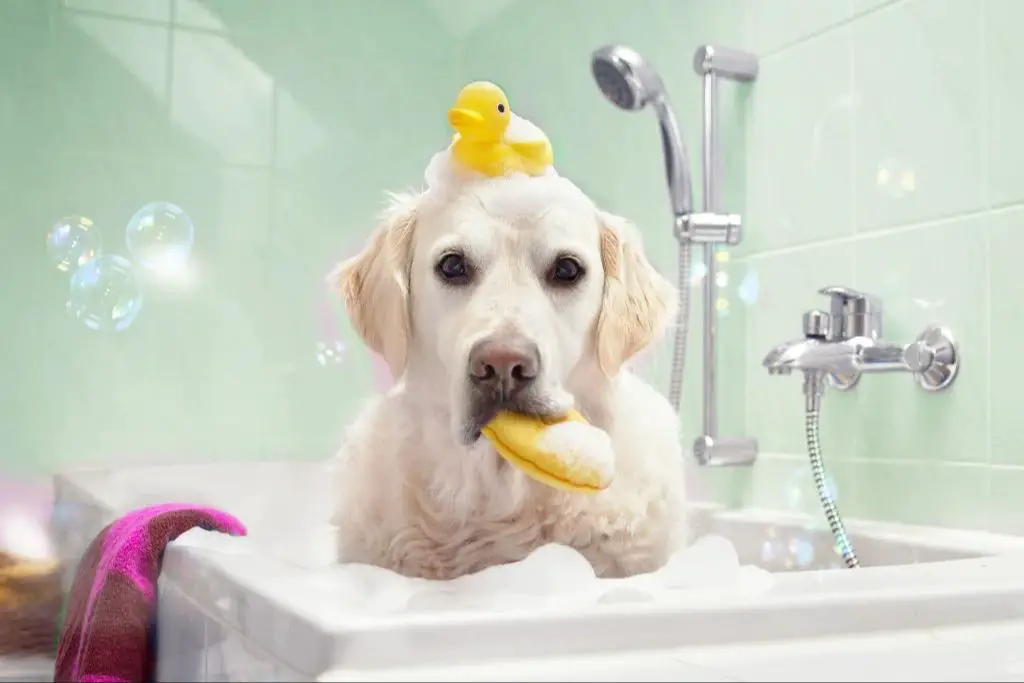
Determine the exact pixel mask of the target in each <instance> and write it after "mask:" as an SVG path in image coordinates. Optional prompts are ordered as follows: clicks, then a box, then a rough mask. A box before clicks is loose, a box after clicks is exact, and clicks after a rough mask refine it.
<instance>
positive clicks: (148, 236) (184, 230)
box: [125, 202, 195, 271]
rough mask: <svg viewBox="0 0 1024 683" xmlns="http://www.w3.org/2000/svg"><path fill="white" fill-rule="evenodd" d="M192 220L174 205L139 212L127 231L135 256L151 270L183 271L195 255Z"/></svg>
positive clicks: (152, 204) (151, 206) (147, 207)
mask: <svg viewBox="0 0 1024 683" xmlns="http://www.w3.org/2000/svg"><path fill="white" fill-rule="evenodd" d="M194 241H195V227H194V226H193V225H192V219H190V218H189V217H188V215H187V214H186V213H185V212H184V211H182V210H181V209H180V208H179V207H177V206H175V205H174V204H171V203H170V202H150V203H149V204H146V205H145V206H143V207H142V208H141V209H139V210H138V211H136V212H135V215H134V216H132V218H131V220H130V221H128V227H127V228H126V230H125V242H126V243H127V245H128V251H129V252H130V253H131V255H132V256H133V257H134V258H135V259H136V260H137V261H138V262H139V263H140V264H141V265H142V266H143V267H144V268H146V269H148V270H155V271H159V270H163V269H166V268H177V267H180V266H181V265H182V264H183V263H184V262H185V261H186V260H187V259H188V257H189V254H190V253H191V252H192V244H193V242H194Z"/></svg>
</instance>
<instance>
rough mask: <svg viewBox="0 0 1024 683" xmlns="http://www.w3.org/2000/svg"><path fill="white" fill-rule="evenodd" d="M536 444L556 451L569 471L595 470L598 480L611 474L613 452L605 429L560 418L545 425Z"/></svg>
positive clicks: (612, 469)
mask: <svg viewBox="0 0 1024 683" xmlns="http://www.w3.org/2000/svg"><path fill="white" fill-rule="evenodd" d="M536 445H537V448H539V449H541V450H543V451H547V452H548V453H557V454H558V459H559V460H560V461H562V462H563V463H564V464H565V466H566V467H567V468H568V469H569V471H570V472H588V471H589V472H596V473H597V475H598V477H599V478H600V480H601V481H604V482H607V481H610V480H611V478H612V476H613V475H614V474H615V452H614V450H613V449H612V441H611V439H610V438H609V436H608V434H607V432H605V431H604V430H603V429H598V428H597V427H594V426H593V425H589V424H586V423H585V422H574V421H569V422H560V423H558V424H555V425H551V426H550V427H548V428H547V429H545V430H544V431H543V432H542V433H541V435H540V437H539V438H538V439H537V444H536Z"/></svg>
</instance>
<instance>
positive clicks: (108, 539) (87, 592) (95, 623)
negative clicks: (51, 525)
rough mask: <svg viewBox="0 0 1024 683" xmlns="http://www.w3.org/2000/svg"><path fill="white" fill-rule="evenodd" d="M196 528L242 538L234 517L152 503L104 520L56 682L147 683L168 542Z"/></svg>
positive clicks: (78, 592)
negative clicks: (158, 583)
mask: <svg viewBox="0 0 1024 683" xmlns="http://www.w3.org/2000/svg"><path fill="white" fill-rule="evenodd" d="M195 527H199V528H201V529H207V530H210V531H219V532H221V533H225V534H231V535H232V536H244V535H245V526H244V525H243V524H242V523H241V522H239V521H238V520H237V519H235V518H234V517H232V516H231V515H229V514H227V513H225V512H221V511H219V510H216V509H214V508H208V507H202V506H198V505H184V504H168V505H154V506H152V507H146V508H142V509H139V510H135V511H134V512H129V513H128V514H126V515H125V516H123V517H121V518H120V519H118V520H116V521H115V522H113V523H111V524H110V525H108V526H107V527H106V528H105V529H103V531H101V532H100V533H99V534H97V535H96V538H95V539H94V540H93V542H92V543H91V544H90V545H89V549H88V550H86V552H85V555H84V556H83V557H82V560H81V562H80V563H79V565H78V570H77V572H76V574H75V581H74V584H73V585H72V587H71V594H70V595H69V596H68V602H67V610H66V612H65V617H64V629H63V631H62V632H61V636H60V644H59V645H58V646H57V663H56V666H55V668H54V672H53V680H54V681H152V680H153V679H154V674H155V672H156V652H155V651H154V645H155V643H156V637H155V635H156V634H155V633H154V628H155V626H154V625H155V623H156V584H157V579H158V578H159V576H160V564H161V562H162V561H163V556H164V549H165V548H166V547H167V544H168V543H170V542H171V541H173V540H174V539H176V538H177V537H178V536H180V535H181V534H183V533H185V532H186V531H188V530H189V529H194V528H195Z"/></svg>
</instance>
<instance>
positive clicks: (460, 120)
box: [448, 108, 484, 130]
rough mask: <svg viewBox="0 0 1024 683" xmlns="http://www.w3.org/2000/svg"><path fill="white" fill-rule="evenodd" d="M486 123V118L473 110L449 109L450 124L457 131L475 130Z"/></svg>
mask: <svg viewBox="0 0 1024 683" xmlns="http://www.w3.org/2000/svg"><path fill="white" fill-rule="evenodd" d="M483 122H484V117H483V116H481V115H480V114H479V113H478V112H475V111H473V110H472V109H460V108H455V109H449V110H448V123H449V124H450V125H451V127H452V128H455V129H456V130H458V129H460V128H473V127H475V126H479V125H480V124H481V123H483Z"/></svg>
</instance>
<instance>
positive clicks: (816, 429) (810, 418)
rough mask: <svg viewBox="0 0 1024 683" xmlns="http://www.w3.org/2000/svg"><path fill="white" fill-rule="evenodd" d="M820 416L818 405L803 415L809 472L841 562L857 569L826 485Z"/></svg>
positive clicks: (841, 520)
mask: <svg viewBox="0 0 1024 683" xmlns="http://www.w3.org/2000/svg"><path fill="white" fill-rule="evenodd" d="M815 403H817V401H816V402H815ZM820 417H821V407H820V405H816V406H815V407H813V408H808V410H807V413H806V415H805V417H804V433H805V434H806V436H807V455H808V456H809V457H810V460H811V474H812V475H814V487H815V488H816V489H818V500H820V501H821V509H822V510H823V511H824V512H825V520H826V521H827V522H828V526H829V529H831V530H832V536H833V537H834V538H835V539H836V550H837V551H839V553H840V554H841V555H842V556H843V562H845V563H846V566H847V567H848V568H849V569H857V568H858V567H860V561H859V560H858V559H857V553H856V552H854V550H853V544H852V543H851V542H850V537H849V536H847V535H846V525H844V524H843V518H842V516H841V515H840V514H839V507H838V506H837V505H836V501H835V497H834V496H833V495H832V491H830V490H829V486H828V477H827V476H826V473H825V460H824V459H823V458H822V457H821V439H820V436H821V419H820Z"/></svg>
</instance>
